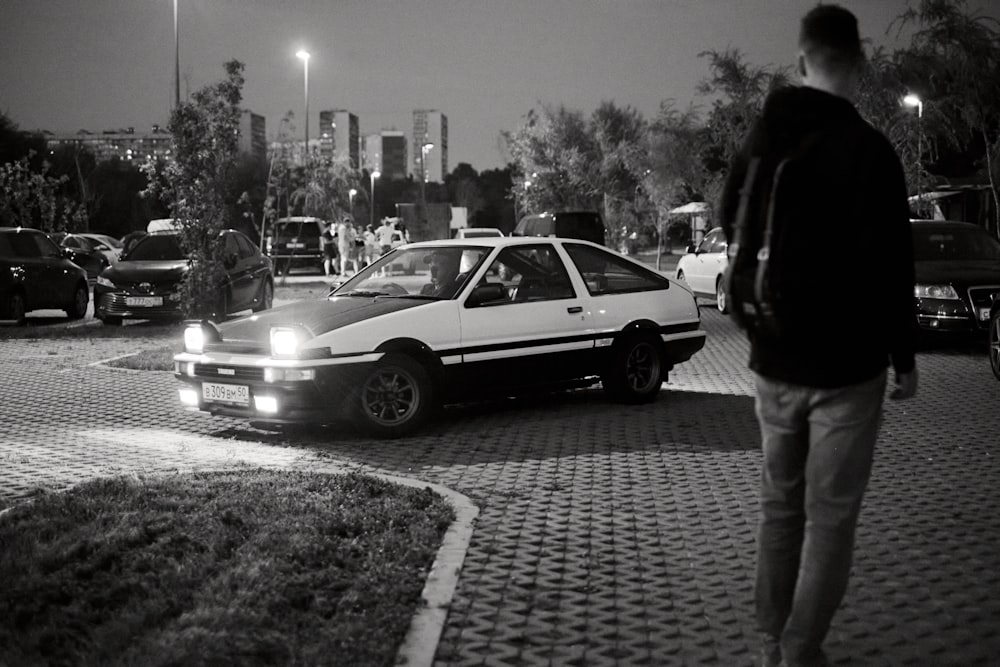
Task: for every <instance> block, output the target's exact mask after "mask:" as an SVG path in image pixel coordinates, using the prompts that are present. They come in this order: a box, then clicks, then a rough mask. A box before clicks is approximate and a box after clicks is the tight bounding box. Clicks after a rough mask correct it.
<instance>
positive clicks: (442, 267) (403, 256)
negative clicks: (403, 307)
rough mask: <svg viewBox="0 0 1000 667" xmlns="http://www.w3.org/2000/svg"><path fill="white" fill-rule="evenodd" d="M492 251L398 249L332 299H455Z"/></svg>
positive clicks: (455, 248)
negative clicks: (391, 297) (375, 297)
mask: <svg viewBox="0 0 1000 667" xmlns="http://www.w3.org/2000/svg"><path fill="white" fill-rule="evenodd" d="M490 250H491V249H490V248H470V247H461V246H435V247H431V248H428V247H423V248H413V247H410V248H405V249H402V250H396V251H394V252H391V253H389V254H387V255H385V256H384V257H382V258H381V259H379V260H378V261H376V262H375V263H374V264H372V265H371V266H368V267H366V268H365V269H363V270H362V271H361V272H360V273H358V274H357V275H356V276H354V277H353V278H351V279H350V280H348V281H347V282H346V283H344V284H343V285H342V286H341V287H340V288H339V289H337V290H336V291H335V292H334V293H333V295H332V296H362V297H369V296H395V297H416V298H434V299H452V298H454V297H455V296H456V295H457V294H458V293H459V292H460V291H461V290H462V287H463V286H464V285H465V283H466V282H467V281H468V279H469V278H470V277H471V276H472V274H473V273H475V271H476V268H478V266H479V265H480V264H481V263H482V262H483V260H484V259H485V258H486V256H487V255H489V253H490Z"/></svg>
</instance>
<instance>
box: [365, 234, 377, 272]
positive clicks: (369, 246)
mask: <svg viewBox="0 0 1000 667" xmlns="http://www.w3.org/2000/svg"><path fill="white" fill-rule="evenodd" d="M364 238H365V264H371V263H372V262H374V261H375V259H376V258H377V257H378V241H376V240H375V230H374V229H372V226H371V225H366V226H365V234H364Z"/></svg>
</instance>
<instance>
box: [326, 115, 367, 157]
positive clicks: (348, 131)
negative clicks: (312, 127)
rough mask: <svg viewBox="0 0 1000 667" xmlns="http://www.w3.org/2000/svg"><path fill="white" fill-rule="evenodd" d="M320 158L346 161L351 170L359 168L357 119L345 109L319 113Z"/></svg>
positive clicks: (359, 143) (359, 153)
mask: <svg viewBox="0 0 1000 667" xmlns="http://www.w3.org/2000/svg"><path fill="white" fill-rule="evenodd" d="M319 137H320V156H321V157H323V158H324V159H333V160H337V161H341V160H344V161H347V162H348V164H349V165H350V167H351V168H352V169H358V168H360V167H361V141H360V131H359V129H358V117H357V116H355V115H354V114H352V113H351V112H350V111H347V110H346V109H328V110H326V111H320V112H319Z"/></svg>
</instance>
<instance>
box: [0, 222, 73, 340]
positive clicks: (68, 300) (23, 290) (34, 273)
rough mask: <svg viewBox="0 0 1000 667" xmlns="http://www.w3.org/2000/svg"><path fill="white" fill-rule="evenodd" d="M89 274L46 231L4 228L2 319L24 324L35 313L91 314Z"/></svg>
mask: <svg viewBox="0 0 1000 667" xmlns="http://www.w3.org/2000/svg"><path fill="white" fill-rule="evenodd" d="M89 303H90V291H89V290H88V289H87V272H86V271H84V270H83V269H82V268H80V267H79V266H77V265H76V264H74V263H73V262H71V261H70V260H69V259H67V258H66V256H65V255H64V253H63V250H62V249H61V248H60V247H59V246H57V245H56V244H55V243H54V242H53V241H52V239H50V238H49V237H48V236H47V235H46V234H45V233H44V232H41V231H39V230H37V229H28V228H25V227H17V228H13V227H0V320H3V321H4V322H7V323H13V324H17V325H23V324H24V323H25V315H26V314H27V313H28V312H30V311H32V310H41V309H45V308H55V309H58V310H65V311H66V314H67V315H69V317H70V318H71V319H79V318H81V317H83V316H84V315H86V314H87V305H88V304H89Z"/></svg>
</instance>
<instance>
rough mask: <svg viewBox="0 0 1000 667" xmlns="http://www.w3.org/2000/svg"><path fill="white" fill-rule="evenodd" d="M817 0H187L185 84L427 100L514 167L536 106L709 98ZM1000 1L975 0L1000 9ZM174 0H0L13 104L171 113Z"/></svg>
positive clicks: (107, 119) (139, 125) (485, 152)
mask: <svg viewBox="0 0 1000 667" xmlns="http://www.w3.org/2000/svg"><path fill="white" fill-rule="evenodd" d="M815 4H816V2H815V0H660V1H656V0H603V1H598V0H488V1H487V0H298V1H296V0H178V5H179V13H180V19H179V28H180V54H181V55H180V61H181V96H182V98H183V97H184V95H185V91H186V90H190V91H192V92H193V91H194V90H196V89H197V88H199V87H201V86H202V85H204V84H206V83H210V82H213V81H216V80H218V79H220V78H222V76H223V69H222V63H223V62H225V61H226V60H229V59H232V58H236V59H238V60H241V61H243V62H244V63H246V66H247V67H246V86H245V88H244V106H245V107H246V108H249V109H252V110H253V111H254V112H256V113H260V114H263V115H264V116H266V117H267V132H268V138H269V139H272V138H273V136H274V133H275V132H276V130H277V128H278V121H279V120H280V119H281V117H282V116H283V115H284V113H285V112H286V111H288V110H289V109H291V110H294V111H295V114H296V121H295V125H296V128H297V131H296V134H297V135H298V136H301V135H302V131H303V123H302V118H303V112H304V109H303V65H302V62H301V61H300V60H299V59H297V58H296V57H295V52H296V51H297V50H298V49H306V50H307V51H309V52H310V53H311V54H312V59H311V61H310V64H309V97H310V102H309V108H310V118H309V123H310V134H311V136H313V137H315V136H316V133H317V131H318V112H319V111H320V110H321V109H327V108H346V109H349V110H350V111H352V112H354V113H356V114H357V115H358V116H359V118H360V123H361V130H362V133H369V132H377V131H379V130H381V129H388V128H395V129H398V130H403V131H405V132H406V133H407V135H409V134H410V131H411V129H412V120H411V112H412V110H413V109H415V108H434V109H439V110H441V111H442V112H444V113H445V114H446V115H447V116H448V123H449V168H450V169H451V168H454V166H455V165H457V164H458V163H459V162H469V163H471V164H472V165H473V166H474V167H476V168H477V169H479V170H482V169H490V168H494V167H498V166H501V165H502V164H503V163H504V162H505V160H504V156H503V154H502V153H501V152H500V150H499V148H498V134H499V132H500V131H501V130H504V129H514V128H516V127H517V126H518V125H519V124H520V122H521V118H522V116H523V115H524V114H525V113H526V112H527V111H528V110H529V109H530V108H532V107H534V106H538V105H539V104H541V103H544V104H560V103H562V104H565V105H567V106H568V107H571V108H574V109H579V110H582V111H584V112H585V113H588V114H589V113H590V112H591V111H593V109H594V108H596V106H597V105H598V104H599V103H600V101H601V100H603V99H610V100H614V101H615V102H616V103H618V104H620V105H631V106H633V107H635V108H637V109H639V111H641V112H642V113H643V114H644V115H645V116H646V117H651V116H652V115H654V114H655V113H656V110H657V108H658V107H659V103H660V101H661V100H663V99H674V100H676V101H677V102H678V103H679V104H680V105H682V106H686V105H687V104H688V103H689V102H692V101H697V99H696V97H695V86H696V84H697V82H698V81H699V80H700V79H701V78H702V77H704V76H706V75H707V73H708V70H707V67H706V61H705V59H703V58H698V53H699V52H700V51H703V50H706V49H716V50H723V49H725V48H727V47H734V48H738V49H740V50H742V51H743V52H744V53H745V54H746V56H747V60H748V61H749V62H751V63H754V64H758V65H765V64H775V65H785V64H791V63H792V62H793V61H794V56H795V39H796V34H797V30H798V21H799V19H800V18H801V16H802V14H804V13H805V12H806V11H808V9H809V8H811V7H812V6H814V5H815ZM841 4H843V5H844V6H846V7H848V8H849V9H851V10H852V11H854V12H855V14H856V15H857V16H858V18H859V20H860V22H861V32H862V37H869V38H871V39H872V40H873V41H875V42H876V43H880V44H887V45H889V46H892V45H893V43H894V41H893V40H894V33H893V35H890V36H886V34H885V31H886V29H887V28H888V27H889V25H890V23H891V21H892V19H893V18H894V17H895V16H897V15H898V14H899V13H900V12H901V11H903V10H904V9H905V8H906V6H907V2H906V0H845V1H844V2H842V3H841ZM997 5H1000V3H995V2H994V3H990V2H988V0H981V1H979V2H977V1H976V0H974V1H973V3H972V6H973V7H987V6H988V7H989V11H990V12H991V13H992V14H994V15H998V16H1000V7H998V6H997ZM173 71H174V33H173V3H172V0H0V110H3V111H4V112H5V113H7V114H8V115H9V116H10V117H11V118H12V119H13V120H14V122H16V123H17V124H18V125H19V126H20V127H21V128H22V129H26V130H33V129H46V130H51V131H54V132H75V131H76V130H78V129H81V128H84V129H89V130H93V131H100V130H105V129H112V128H121V127H127V126H133V127H135V128H136V130H137V131H138V130H148V129H149V128H150V126H151V125H152V124H154V123H159V124H164V123H165V122H166V120H167V118H168V114H169V110H170V106H171V103H172V99H173Z"/></svg>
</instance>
